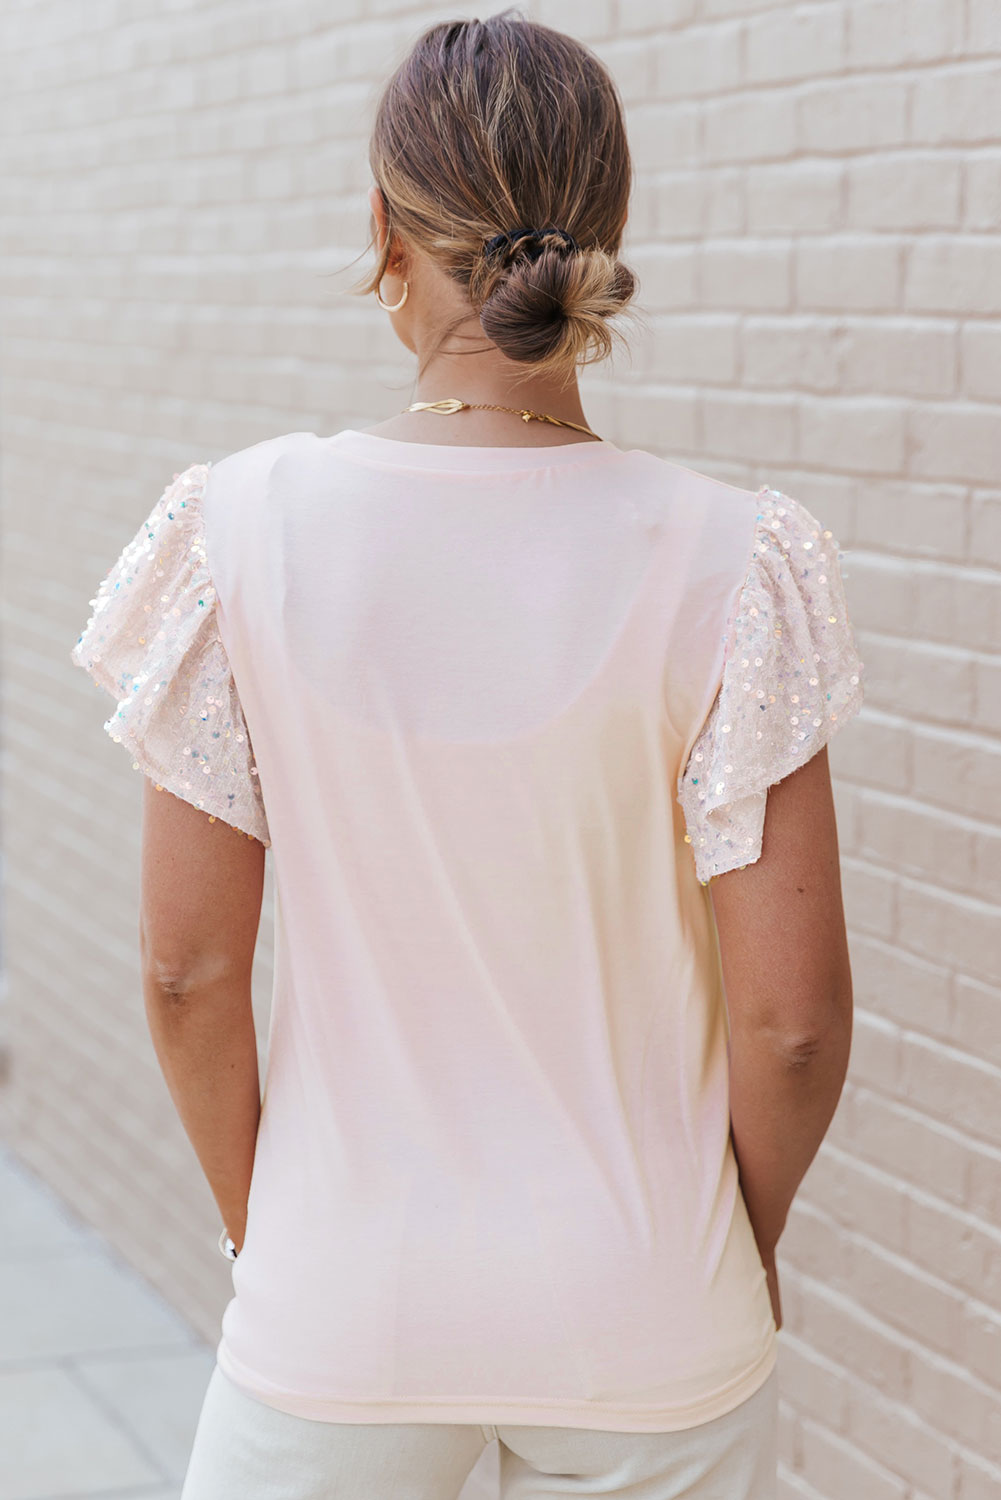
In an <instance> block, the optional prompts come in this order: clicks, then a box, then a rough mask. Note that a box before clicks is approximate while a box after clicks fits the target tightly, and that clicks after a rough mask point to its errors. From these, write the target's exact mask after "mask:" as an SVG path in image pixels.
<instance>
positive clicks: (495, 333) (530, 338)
mask: <svg viewBox="0 0 1001 1500" xmlns="http://www.w3.org/2000/svg"><path fill="white" fill-rule="evenodd" d="M557 233H559V231H557ZM549 234H550V239H549V241H548V243H543V244H536V245H535V247H534V250H535V253H532V254H530V255H526V256H521V255H518V254H516V253H515V251H516V250H517V248H518V246H515V247H514V248H513V249H512V251H511V252H510V254H509V258H508V259H507V260H506V261H502V262H501V263H500V264H499V265H497V266H496V267H495V268H494V276H493V281H492V285H490V286H489V289H488V290H487V294H486V297H485V298H484V300H483V302H482V303H481V305H480V309H479V312H480V325H481V327H482V328H483V332H484V333H485V334H486V336H487V338H489V339H490V341H491V342H492V343H494V344H496V346H497V348H498V349H499V350H500V351H501V353H502V354H504V355H506V356H507V358H508V359H513V360H516V361H518V363H520V364H537V363H539V362H542V361H544V362H545V363H546V364H547V365H549V366H550V367H551V368H562V369H565V370H566V372H567V377H568V379H570V378H572V376H573V373H574V371H575V370H576V367H577V365H578V364H590V363H592V362H593V361H594V360H597V359H604V358H605V357H606V356H607V355H608V354H609V353H610V352H611V344H612V336H611V330H610V329H609V327H608V319H609V318H610V317H613V316H614V315H615V314H616V313H618V312H621V311H622V309H623V307H624V306H625V304H626V303H627V302H628V301H629V299H630V298H631V297H632V295H633V293H634V291H635V285H636V284H635V278H634V276H633V274H632V272H631V271H630V270H629V269H628V267H627V266H624V265H623V264H622V262H621V261H620V260H619V259H618V258H617V256H615V255H612V254H610V253H609V252H607V251H605V250H601V249H598V248H588V249H583V248H581V247H580V246H579V245H577V242H576V241H574V244H575V245H577V249H578V252H579V253H577V254H573V255H568V254H567V253H566V248H567V247H566V245H565V242H564V243H562V244H561V243H560V242H559V241H555V242H554V240H553V238H552V235H553V231H549ZM571 238H572V236H571ZM524 243H525V242H524V241H522V242H521V244H524Z"/></svg>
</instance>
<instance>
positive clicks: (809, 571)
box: [678, 485, 863, 885]
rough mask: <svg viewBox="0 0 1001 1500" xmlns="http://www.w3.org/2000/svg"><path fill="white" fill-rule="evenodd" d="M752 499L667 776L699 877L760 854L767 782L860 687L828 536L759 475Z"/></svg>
mask: <svg viewBox="0 0 1001 1500" xmlns="http://www.w3.org/2000/svg"><path fill="white" fill-rule="evenodd" d="M757 499H758V503H759V509H758V515H757V519H756V523H755V534H754V543H753V549H752V554H751V560H750V564H749V566H748V569H747V573H746V577H745V579H744V581H743V584H742V586H741V589H740V591H739V594H738V598H737V602H736V605H735V608H734V610H733V613H732V615H731V618H730V620H729V622H728V625H727V632H726V648H725V652H724V660H723V670H722V681H721V684H720V688H719V691H718V693H717V695H716V698H715V701H714V703H713V706H712V709H711V710H710V712H709V715H708V717H707V719H706V722H705V724H704V725H703V727H702V729H701V731H700V733H699V736H698V738H697V740H696V742H695V744H694V745H693V747H692V750H691V753H690V755H689V757H688V760H687V763H686V765H685V768H684V770H683V772H682V774H681V776H680V777H679V779H678V800H679V802H680V804H681V808H682V811H683V813H684V816H685V825H686V828H687V834H686V838H687V840H688V841H689V842H690V843H691V844H692V847H693V851H694V855H695V869H696V874H697V875H698V878H699V880H700V881H701V883H702V884H703V885H705V884H707V883H708V882H709V880H711V879H712V877H713V876H714V875H722V874H724V873H725V872H726V871H727V870H734V869H742V868H743V867H744V866H745V865H748V864H752V863H754V861H755V860H757V859H759V858H760V856H761V842H762V834H763V830H764V821H765V806H766V802H767V792H768V788H769V787H770V786H772V785H773V784H774V783H775V782H777V781H781V780H782V779H783V777H785V776H788V775H789V773H790V772H791V771H794V770H795V769H796V767H797V766H800V765H802V764H804V762H805V761H807V760H809V759H810V758H811V756H813V755H815V754H816V753H817V752H818V751H819V750H821V749H822V748H823V747H824V745H826V744H827V742H828V740H830V738H831V736H832V735H833V734H834V733H835V731H836V730H837V729H838V728H839V727H840V726H841V725H843V724H845V723H846V722H847V721H848V720H849V719H850V718H852V717H853V715H854V714H856V713H857V712H858V710H859V708H860V707H861V705H862V698H863V683H862V676H863V663H862V662H861V661H860V660H859V657H858V652H857V650H856V645H855V636H854V632H853V630H852V626H851V622H850V620H849V618H848V611H847V607H846V603H845V591H844V582H843V579H842V574H841V566H840V559H841V556H842V554H841V552H840V549H839V547H838V543H837V540H836V539H835V537H834V536H833V534H832V533H831V532H830V531H827V530H825V529H824V528H823V527H822V526H821V525H820V523H819V522H818V521H817V520H816V519H815V517H814V516H812V515H811V514H810V512H809V511H808V510H807V509H806V507H805V506H803V505H801V504H800V502H799V501H798V500H794V499H792V498H791V497H790V496H788V495H784V494H782V492H781V491H780V490H775V489H772V488H771V487H769V486H767V485H765V486H763V487H762V488H761V489H760V490H759V491H758V494H757Z"/></svg>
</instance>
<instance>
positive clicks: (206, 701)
mask: <svg viewBox="0 0 1001 1500" xmlns="http://www.w3.org/2000/svg"><path fill="white" fill-rule="evenodd" d="M210 467H211V465H210V464H204V463H199V464H192V465H191V466H190V467H189V468H187V469H185V470H184V472H183V473H180V474H175V475H174V478H173V479H172V481H171V482H170V483H169V484H168V485H167V487H166V489H165V490H164V492H163V494H162V495H161V496H160V498H159V500H158V501H157V502H156V504H155V505H154V507H153V509H152V511H151V512H150V514H149V516H148V517H147V519H146V521H145V522H144V524H143V525H142V526H141V527H140V528H139V530H138V531H137V532H136V534H135V536H134V537H133V539H132V540H131V541H130V542H129V543H128V544H127V546H126V547H125V548H124V549H123V551H122V553H121V555H120V556H119V558H118V561H117V562H116V563H115V564H114V566H113V567H112V568H111V570H110V572H109V573H108V574H107V575H106V577H105V578H104V579H103V581H102V582H101V583H100V585H99V586H98V590H97V596H96V598H94V599H91V600H90V604H91V607H92V609H93V614H92V615H91V617H90V619H89V620H88V621H87V624H86V626H85V627H84V629H83V631H82V632H81V634H80V637H79V639H78V640H77V643H76V645H75V646H74V647H73V649H72V651H71V653H70V657H71V660H72V661H74V662H75V663H76V664H77V666H80V667H83V668H84V670H85V671H86V672H88V673H89V674H90V676H91V677H92V678H93V679H94V681H95V682H96V683H97V684H98V686H99V687H102V688H104V689H105V691H106V692H108V693H110V694H111V696H112V698H114V700H115V704H116V707H115V710H114V712H113V713H112V714H111V716H110V717H109V718H108V719H107V721H106V722H105V725H104V728H105V730H106V731H107V733H108V734H109V735H110V736H111V738H112V739H113V740H114V741H115V742H116V743H119V744H121V745H123V746H124V747H125V748H126V750H128V751H130V752H131V755H132V760H133V766H134V768H135V769H136V770H139V771H142V772H143V773H144V775H146V776H148V777H150V778H151V780H152V781H153V782H154V783H155V784H156V785H157V786H158V787H164V788H166V790H167V791H169V792H172V793H173V794H174V795H175V796H177V797H180V798H182V799H183V800H184V801H185V802H190V803H192V804H193V806H195V807H198V808H201V809H202V810H203V811H205V812H207V813H208V814H209V815H210V816H212V817H217V818H220V819H221V820H222V821H223V822H225V823H230V824H232V826H233V827H234V828H239V829H240V830H241V831H242V832H244V833H247V834H250V835H251V836H252V837H253V838H255V839H258V840H259V841H260V842H261V843H262V844H264V845H265V846H268V845H270V842H271V840H270V837H269V832H268V823H267V817H266V814H265V809H264V800H263V794H262V791H261V786H260V777H259V776H258V772H257V766H256V764H255V762H254V752H253V746H252V744H251V740H250V734H249V732H248V730H247V725H246V723H245V721H244V716H243V709H242V707H241V704H240V700H239V697H238V695H237V691H236V685H235V683H234V681H233V674H232V671H231V668H230V663H229V660H228V658H227V655H226V651H225V648H224V647H223V644H222V641H221V639H220V637H219V632H218V629H217V621H216V594H215V588H214V586H213V583H212V579H211V577H210V575H209V569H208V564H207V561H206V552H205V537H204V531H203V526H202V513H201V499H202V494H203V491H204V487H205V483H206V480H207V478H208V473H209V469H210Z"/></svg>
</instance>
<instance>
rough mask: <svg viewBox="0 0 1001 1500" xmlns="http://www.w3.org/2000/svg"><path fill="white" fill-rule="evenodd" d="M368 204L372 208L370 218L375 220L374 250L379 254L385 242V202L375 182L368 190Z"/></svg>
mask: <svg viewBox="0 0 1001 1500" xmlns="http://www.w3.org/2000/svg"><path fill="white" fill-rule="evenodd" d="M368 206H369V208H370V209H371V210H372V218H373V219H374V220H375V225H374V235H375V242H376V243H375V251H376V254H377V255H381V254H382V247H383V245H384V244H385V242H386V204H385V202H384V200H383V196H382V191H381V189H380V188H378V187H377V186H376V185H375V183H373V184H372V186H371V187H370V188H369V190H368Z"/></svg>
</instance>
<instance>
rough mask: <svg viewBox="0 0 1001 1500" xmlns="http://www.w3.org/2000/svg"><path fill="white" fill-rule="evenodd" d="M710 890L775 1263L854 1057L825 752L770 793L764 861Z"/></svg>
mask: <svg viewBox="0 0 1001 1500" xmlns="http://www.w3.org/2000/svg"><path fill="white" fill-rule="evenodd" d="M710 893H711V896H712V902H713V909H714V911H715V914H716V924H717V929H718V932H719V941H720V953H721V959H722V967H723V980H724V984H725V988H726V999H727V1011H728V1014H729V1020H730V1120H731V1132H732V1138H733V1144H734V1151H735V1154H736V1157H737V1162H738V1166H739V1170H740V1182H741V1188H742V1191H743V1195H744V1200H745V1202H746V1204H747V1209H748V1213H749V1215H750V1219H751V1223H752V1225H753V1227H754V1232H755V1236H756V1238H757V1241H758V1247H759V1249H760V1251H761V1254H762V1258H763V1260H764V1261H765V1264H766V1266H768V1265H769V1262H770V1261H771V1260H773V1258H774V1252H775V1245H776V1242H777V1241H778V1238H779V1236H780V1235H781V1233H782V1230H783V1228H784V1227H785V1222H786V1216H787V1214H788V1212H789V1208H790V1206H791V1204H792V1201H793V1198H794V1196H795V1194H796V1190H797V1188H798V1187H799V1184H800V1182H801V1181H802V1179H803V1177H804V1175H805V1173H806V1170H807V1168H808V1167H809V1165H810V1163H811V1161H812V1160H813V1158H814V1156H815V1155H816V1153H817V1150H818V1148H819V1146H820V1143H821V1141H822V1140H823V1138H824V1135H825V1134H826V1132H827V1129H828V1126H829V1125H830V1123H831V1120H832V1118H833V1116H834V1112H835V1109H836V1107H837V1104H838V1100H839V1098H840V1096H841V1090H842V1087H843V1085H844V1080H845V1075H846V1073H847V1069H848V1057H849V1052H850V1049H851V1032H852V980H851V969H850V966H849V957H848V943H847V938H846V935H845V922H844V909H843V906H842V897H841V877H840V869H839V864H838V838H837V828H836V824H835V816H834V802H833V798H832V795H831V781H830V770H829V766H828V757H827V750H826V747H825V748H824V749H823V750H820V751H818V752H817V754H816V755H814V756H813V757H811V759H810V760H808V761H807V762H806V763H805V764H804V765H802V766H799V767H798V768H797V769H796V770H795V771H793V772H792V773H791V774H790V775H789V776H787V777H786V778H785V779H784V780H782V781H780V782H778V783H777V784H776V785H775V786H773V787H771V788H770V789H769V792H768V801H767V807H766V813H765V827H764V836H763V839H762V852H761V857H760V859H758V861H757V862H756V863H754V864H751V865H748V866H747V867H746V868H745V869H742V870H731V871H728V872H727V873H726V874H724V875H720V876H717V877H716V878H715V879H714V880H713V881H712V883H711V885H710ZM769 1274H770V1277H771V1276H772V1275H773V1274H774V1269H773V1267H772V1268H770V1273H769Z"/></svg>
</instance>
